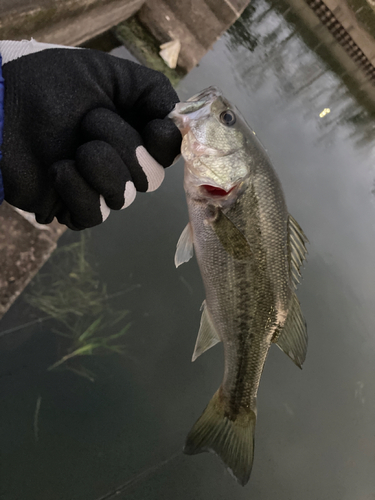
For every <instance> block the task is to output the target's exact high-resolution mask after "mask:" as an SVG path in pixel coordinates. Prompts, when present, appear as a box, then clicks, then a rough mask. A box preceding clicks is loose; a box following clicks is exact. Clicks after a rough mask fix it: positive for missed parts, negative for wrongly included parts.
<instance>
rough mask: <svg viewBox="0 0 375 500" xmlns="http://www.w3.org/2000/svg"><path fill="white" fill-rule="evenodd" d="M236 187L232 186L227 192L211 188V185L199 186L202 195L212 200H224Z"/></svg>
mask: <svg viewBox="0 0 375 500" xmlns="http://www.w3.org/2000/svg"><path fill="white" fill-rule="evenodd" d="M235 188H236V186H232V187H231V188H229V190H226V189H223V188H220V187H218V186H212V185H211V184H201V185H200V190H201V192H202V193H203V194H205V195H208V196H209V197H212V198H225V197H226V196H228V195H229V194H230V193H231V192H232V191H233V190H234V189H235Z"/></svg>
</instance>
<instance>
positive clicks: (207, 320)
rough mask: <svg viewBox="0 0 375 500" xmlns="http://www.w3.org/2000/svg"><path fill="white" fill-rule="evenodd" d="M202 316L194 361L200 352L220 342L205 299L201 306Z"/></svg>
mask: <svg viewBox="0 0 375 500" xmlns="http://www.w3.org/2000/svg"><path fill="white" fill-rule="evenodd" d="M201 310H202V317H201V323H200V327H199V332H198V337H197V341H196V342H195V348H194V352H193V357H192V359H191V360H192V361H195V360H196V359H197V358H198V357H199V356H200V355H201V354H203V353H204V352H205V351H207V350H208V349H210V348H211V347H213V346H214V345H216V344H217V343H218V342H221V339H220V337H219V335H218V333H217V331H216V328H215V326H214V324H213V323H212V320H211V317H210V313H209V312H208V310H207V306H206V301H205V300H204V301H203V304H202V307H201Z"/></svg>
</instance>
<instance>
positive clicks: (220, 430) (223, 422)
mask: <svg viewBox="0 0 375 500" xmlns="http://www.w3.org/2000/svg"><path fill="white" fill-rule="evenodd" d="M255 424H256V410H250V409H249V410H247V411H242V412H240V413H239V414H238V415H236V416H235V418H234V419H232V418H229V416H228V415H226V407H225V405H224V404H223V402H222V401H221V397H220V389H219V391H217V392H216V393H215V394H214V396H213V398H212V399H211V401H210V402H209V403H208V406H207V408H206V409H205V410H204V412H203V413H202V415H201V416H200V418H199V419H198V420H197V422H196V423H195V424H194V426H193V428H192V429H191V431H190V433H189V435H188V437H187V439H186V444H185V447H184V452H185V453H186V454H188V455H195V454H197V453H201V452H204V451H210V452H213V453H216V455H218V456H219V457H220V458H221V460H222V461H223V462H224V464H225V465H226V466H227V468H228V470H229V472H230V473H231V474H232V475H233V477H234V478H235V479H236V480H237V481H238V482H239V483H240V484H241V485H242V486H245V484H246V483H247V482H248V481H249V478H250V473H251V469H252V465H253V457H254V432H255Z"/></svg>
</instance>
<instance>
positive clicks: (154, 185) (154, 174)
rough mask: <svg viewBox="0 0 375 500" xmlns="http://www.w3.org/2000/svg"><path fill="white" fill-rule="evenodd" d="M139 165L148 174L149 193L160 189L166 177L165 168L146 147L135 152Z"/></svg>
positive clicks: (139, 147)
mask: <svg viewBox="0 0 375 500" xmlns="http://www.w3.org/2000/svg"><path fill="white" fill-rule="evenodd" d="M135 154H136V156H137V160H138V163H139V164H140V166H141V167H142V169H143V171H144V173H145V174H146V177H147V181H148V189H147V192H148V193H150V192H152V191H155V190H156V189H158V187H159V186H160V185H161V183H162V182H163V180H164V177H165V171H164V168H163V167H162V166H161V165H160V163H158V162H157V161H156V160H155V158H153V157H152V156H151V155H150V153H149V152H148V151H147V149H146V148H145V147H144V146H138V147H137V149H136V150H135Z"/></svg>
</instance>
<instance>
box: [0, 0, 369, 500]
mask: <svg viewBox="0 0 375 500" xmlns="http://www.w3.org/2000/svg"><path fill="white" fill-rule="evenodd" d="M285 11H286V6H285V5H284V4H283V3H281V2H276V1H275V2H274V3H273V4H269V3H267V2H266V1H264V0H258V1H254V2H253V3H252V6H251V7H250V9H248V10H247V11H246V15H245V18H244V21H243V23H242V25H237V27H235V28H232V29H231V30H230V32H229V34H225V35H224V36H223V37H222V38H221V39H220V40H219V41H218V42H217V43H216V44H215V45H214V47H213V49H212V50H211V51H209V52H208V53H207V55H206V56H205V57H204V58H203V60H202V61H201V63H200V64H199V67H197V68H195V69H194V70H193V71H192V72H191V73H190V74H189V75H188V76H187V77H185V79H184V80H183V81H182V82H181V84H180V86H179V88H178V92H179V95H180V97H181V99H184V98H186V97H189V96H190V95H193V94H194V93H196V92H197V91H199V90H201V89H203V88H205V87H207V86H209V85H217V86H218V87H220V88H221V89H222V91H223V92H224V93H225V95H226V96H227V98H228V99H229V100H231V101H233V103H235V104H236V106H237V107H238V108H239V109H240V110H241V112H242V114H243V115H244V116H245V117H246V119H247V120H248V122H249V123H250V124H251V126H252V127H253V128H254V130H255V131H256V132H257V135H258V137H259V138H260V139H261V141H262V143H263V144H264V145H265V147H266V148H267V150H268V152H269V155H270V157H271V159H272V160H273V163H274V166H275V169H276V171H277V173H278V175H279V177H280V179H281V182H282V184H283V187H284V191H285V196H286V201H287V204H288V208H289V211H290V213H291V214H292V215H293V216H294V217H295V218H296V219H297V221H298V222H299V223H300V225H301V226H302V228H303V229H304V231H305V233H306V234H307V236H308V238H309V240H310V245H309V247H308V251H309V255H308V264H307V265H306V268H305V270H304V273H303V274H304V280H303V281H302V285H301V286H300V287H299V291H298V295H299V298H300V301H301V304H302V309H303V311H304V314H305V317H306V320H307V325H308V334H309V349H308V356H307V360H306V362H305V365H304V369H303V370H302V371H300V370H298V369H297V368H296V367H295V366H294V365H293V363H292V362H291V361H290V360H289V359H288V358H287V357H286V356H285V355H284V354H283V353H282V352H281V351H280V350H278V349H277V348H276V347H275V348H272V349H271V351H270V354H269V358H268V360H267V363H266V366H265V370H264V373H263V377H262V381H261V386H260V390H259V398H258V423H257V429H256V445H255V461H254V468H253V472H252V477H251V479H250V482H249V484H248V485H247V486H246V487H245V488H242V487H240V486H238V485H237V484H236V483H235V482H234V480H233V479H232V478H231V477H230V475H229V474H228V473H227V471H226V470H225V468H224V467H223V466H222V464H221V462H220V461H219V459H218V458H217V457H215V456H213V455H212V454H208V453H205V454H201V455H198V456H194V457H188V456H184V455H183V454H182V453H181V449H182V446H183V443H184V440H185V437H186V434H187V432H188V431H189V429H190V427H191V426H192V424H193V423H194V422H195V420H196V418H197V417H198V416H199V415H200V413H201V411H202V410H203V408H204V407H205V405H206V404H207V402H208V401H209V399H210V398H211V396H212V394H213V393H214V392H215V391H216V389H217V387H218V385H219V384H220V381H221V378H222V372H223V355H222V348H221V346H220V345H217V346H216V347H214V348H213V349H212V350H210V351H209V352H207V353H205V355H203V356H201V357H200V358H199V359H198V360H197V361H196V362H195V363H191V361H190V359H191V354H192V351H193V347H194V343H195V338H196V334H197V331H198V326H199V320H200V312H199V308H200V305H201V303H202V300H203V299H204V292H203V287H202V283H201V279H200V275H199V272H198V268H197V264H196V262H195V260H192V261H190V262H189V263H187V264H184V265H183V266H181V267H180V268H179V269H178V270H176V269H175V268H174V264H173V256H174V250H175V245H176V242H177V240H178V237H179V235H180V233H181V231H182V230H183V228H184V227H185V225H186V222H187V210H186V206H185V200H184V193H183V187H182V177H183V169H182V162H181V161H180V162H179V163H178V164H177V165H175V166H174V167H173V168H171V169H170V170H169V171H168V173H167V176H166V180H165V182H164V184H163V185H162V186H161V188H160V189H159V190H158V191H156V192H155V193H151V194H139V195H138V196H137V199H136V201H135V202H134V203H133V205H131V206H130V207H129V208H128V209H126V210H125V211H123V212H121V213H112V214H111V216H110V218H109V219H108V221H106V222H105V223H104V224H103V225H102V226H100V227H97V228H94V229H92V230H91V231H90V236H89V238H88V240H87V255H86V257H85V258H87V260H88V262H89V264H90V266H91V267H92V269H93V272H94V275H95V276H94V278H93V279H95V280H97V281H98V283H99V285H98V288H97V290H98V293H99V292H100V293H101V291H103V286H104V285H106V291H105V294H104V295H103V300H104V303H105V304H106V307H110V308H112V309H113V310H116V311H121V310H125V309H126V310H129V311H130V312H129V314H128V315H127V316H126V317H125V318H124V324H126V323H128V322H131V326H130V329H129V330H128V331H127V333H126V336H125V337H124V339H123V342H124V344H123V345H124V353H123V354H121V355H119V354H116V353H114V354H111V355H109V354H105V355H104V354H103V356H96V355H95V356H87V357H85V358H84V359H83V358H82V366H84V368H85V370H88V371H89V372H90V373H92V374H93V378H95V381H94V382H92V381H91V380H89V379H88V378H85V377H82V376H80V375H78V374H77V373H74V372H72V371H69V370H50V371H48V367H50V366H51V365H53V363H55V362H56V361H57V360H58V359H60V358H61V355H62V354H63V353H64V352H66V351H64V349H65V350H66V349H67V348H69V344H68V343H67V344H63V343H62V341H61V339H62V337H61V335H60V336H59V334H56V333H54V330H59V331H61V328H62V326H61V322H60V323H59V322H58V321H57V320H51V319H45V318H46V314H45V313H44V312H42V311H38V310H37V309H35V308H32V307H31V306H30V305H28V304H27V303H26V297H22V296H21V298H20V299H19V300H18V301H17V302H16V304H15V305H14V306H13V307H12V309H11V310H10V311H9V313H8V314H7V315H6V316H5V317H4V318H3V320H2V321H1V323H0V401H1V406H0V499H1V500H34V499H35V500H60V499H61V500H99V499H102V500H104V499H112V498H116V499H117V498H119V499H125V498H126V499H134V500H149V499H150V500H151V499H165V500H169V499H171V500H172V499H173V500H175V499H178V500H191V499H194V500H205V499H215V500H228V499H231V498H235V499H239V500H241V499H244V500H245V499H246V500H247V499H249V498H251V499H256V500H271V499H275V500H276V499H277V500H300V499H303V500H325V499H327V500H353V499H355V500H370V499H372V498H373V495H374V492H375V476H374V450H375V423H374V422H375V397H374V394H375V368H374V366H375V363H374V359H375V335H374V324H375V308H374V292H373V290H374V283H375V266H374V248H375V228H374V221H375V205H374V195H373V193H372V191H373V190H374V178H375V168H374V160H375V148H374V143H373V141H372V138H373V135H374V121H373V117H372V115H371V113H370V111H368V110H367V108H366V106H364V104H365V98H364V97H363V95H362V96H361V99H360V101H358V96H353V95H352V94H351V93H350V92H349V90H348V87H347V86H346V85H345V84H344V83H343V82H342V80H340V78H339V76H338V75H339V74H340V68H339V67H338V65H337V63H335V62H334V61H330V60H329V56H327V54H323V53H322V52H321V49H320V52H319V50H318V52H319V53H318V54H317V53H316V52H314V51H313V50H312V49H313V45H314V38H313V37H311V36H310V35H309V34H308V33H306V31H305V28H304V27H303V25H301V23H298V22H296V19H295V18H294V17H293V16H291V15H290V14H288V12H287V13H286V14H285V15H284V13H285ZM341 71H343V70H341ZM325 108H329V109H330V113H328V114H326V115H325V116H324V117H323V118H320V116H319V114H320V113H321V112H322V110H324V109H325ZM79 240H80V235H78V234H76V233H72V232H69V233H66V234H65V235H64V236H63V237H62V238H61V240H60V242H59V245H60V246H63V245H68V244H71V243H73V242H76V241H79ZM54 265H56V264H53V261H51V262H50V263H48V264H47V265H46V266H45V268H44V269H43V271H42V272H43V273H46V274H49V278H50V279H51V280H52V281H51V283H53V282H54V280H55V279H57V278H56V276H57V275H56V274H55V273H56V272H57V271H56V270H54V269H55V267H54ZM57 265H59V262H58V261H57ZM35 286H36V285H35V282H34V286H33V287H29V288H28V290H27V291H26V292H27V293H32V289H33V288H34V290H35ZM75 286H79V284H78V283H77V284H76V285H75ZM45 288H46V290H45V291H44V292H45V294H46V295H48V294H49V295H50V292H51V289H50V287H49V286H45ZM103 293H104V292H103ZM106 297H109V298H106ZM77 307H78V306H77ZM99 309H100V307H99ZM98 312H99V311H98ZM94 316H95V311H94V313H93V316H92V317H94ZM92 317H91V316H90V320H91V318H92ZM38 319H39V320H40V321H39V322H38ZM121 326H122V325H121ZM104 334H105V332H104V333H103V335H104ZM73 367H74V366H73ZM116 492H118V494H117V493H116Z"/></svg>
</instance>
